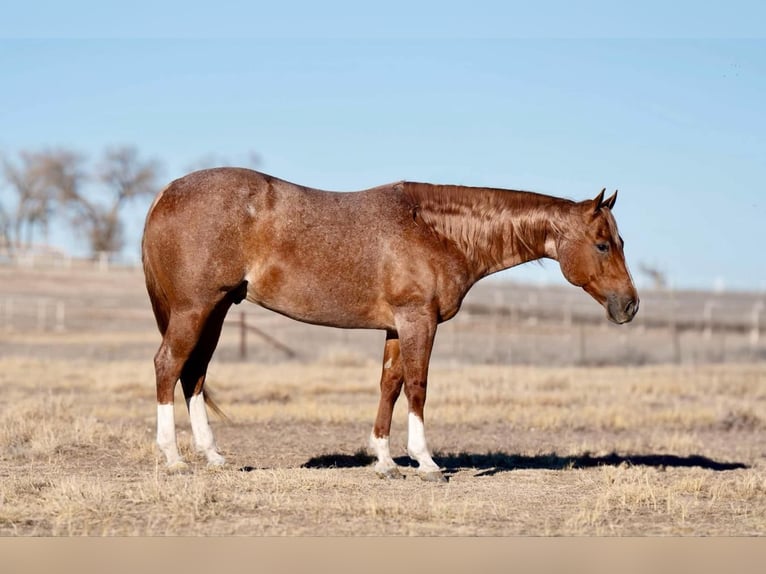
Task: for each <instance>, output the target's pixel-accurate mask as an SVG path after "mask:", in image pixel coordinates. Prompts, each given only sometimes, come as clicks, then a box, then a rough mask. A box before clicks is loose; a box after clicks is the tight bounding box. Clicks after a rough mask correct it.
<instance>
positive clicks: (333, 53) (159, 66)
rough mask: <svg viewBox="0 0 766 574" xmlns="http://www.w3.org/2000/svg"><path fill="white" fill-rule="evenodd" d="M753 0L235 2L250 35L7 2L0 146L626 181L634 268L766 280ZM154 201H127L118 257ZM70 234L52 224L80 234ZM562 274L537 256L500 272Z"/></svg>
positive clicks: (333, 180)
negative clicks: (559, 17)
mask: <svg viewBox="0 0 766 574" xmlns="http://www.w3.org/2000/svg"><path fill="white" fill-rule="evenodd" d="M43 4H45V3H43ZM170 4H172V3H170ZM228 4H229V3H223V4H222V6H228ZM489 4H490V3H479V4H478V6H479V7H481V6H488V5H489ZM650 4H651V3H650ZM746 4H747V6H748V9H750V10H751V12H747V15H749V16H750V17H748V18H739V19H738V22H741V23H742V24H741V27H740V28H737V29H735V28H732V27H729V28H728V31H724V33H719V32H718V30H719V28H718V27H717V26H718V25H720V23H721V20H720V19H719V20H714V19H713V18H712V15H705V14H704V13H702V14H701V15H700V12H701V9H700V10H697V19H696V20H695V21H694V22H693V24H694V26H696V27H692V28H691V29H688V28H687V29H686V30H684V31H682V32H680V33H678V34H677V36H674V35H673V33H672V30H670V29H669V28H668V29H666V28H665V27H663V26H662V25H661V26H659V28H655V29H653V30H650V31H649V32H642V33H637V32H636V30H633V29H632V28H631V27H630V26H631V24H630V22H631V21H634V22H635V21H637V22H639V23H641V22H643V21H644V20H648V18H649V16H648V15H646V14H644V15H643V16H642V15H640V14H635V13H634V14H633V16H634V18H633V20H631V18H629V17H628V16H630V14H627V15H623V14H618V15H617V16H619V18H618V20H619V21H620V22H623V25H622V28H620V27H619V26H617V28H616V29H615V31H614V32H613V33H612V36H611V37H606V36H605V35H601V34H599V32H598V30H600V29H604V28H603V27H604V26H606V25H607V24H608V23H606V22H603V21H602V20H603V17H604V16H603V14H602V17H601V19H599V18H597V19H595V20H589V19H587V18H584V17H583V16H577V17H579V18H583V19H582V20H580V25H579V26H578V25H577V22H571V21H570V22H564V23H562V24H559V25H558V26H559V27H558V28H556V29H554V32H553V34H552V36H555V37H540V36H544V35H545V34H541V33H540V32H539V31H537V30H536V29H535V28H534V26H531V25H530V27H529V28H526V29H522V30H518V29H516V28H523V24H524V23H525V22H532V20H534V18H533V16H531V15H529V14H525V13H522V11H520V10H517V11H516V12H512V11H510V12H509V10H510V8H508V6H514V5H513V4H512V3H507V4H503V5H502V6H504V8H502V9H503V10H505V12H504V13H503V14H499V15H498V17H497V18H495V17H494V15H495V13H494V12H486V14H489V15H490V16H493V17H490V18H486V19H485V21H487V22H490V23H494V24H495V26H497V22H498V21H500V20H502V19H503V18H502V17H506V21H508V22H510V21H512V22H515V23H516V28H514V30H513V32H512V33H511V34H507V35H506V36H503V37H501V35H500V34H494V35H495V36H496V37H494V38H480V37H478V36H479V34H473V33H472V31H471V30H472V29H471V28H467V27H461V26H460V24H461V20H460V14H457V15H454V14H453V16H452V18H451V19H443V20H444V26H443V27H442V28H438V29H437V30H436V31H434V29H433V28H429V29H427V30H426V29H423V30H422V31H421V32H420V33H418V31H417V30H416V29H415V28H416V27H415V26H414V25H413V23H412V22H413V19H405V20H406V21H407V22H408V23H409V25H408V26H404V27H400V28H396V29H395V30H393V31H391V30H389V31H388V32H387V28H386V25H387V24H388V23H392V24H393V23H395V22H396V21H397V20H396V18H395V16H396V15H394V16H391V15H388V16H387V17H385V18H384V17H382V15H381V14H377V15H376V14H368V13H364V12H363V10H362V9H361V8H360V9H358V10H359V11H361V12H360V13H354V14H351V16H349V15H348V14H347V13H345V14H346V16H345V17H346V18H357V19H358V20H361V21H364V22H369V21H374V22H375V23H376V25H374V26H372V27H371V29H370V30H368V31H367V32H364V31H362V32H359V31H358V30H360V28H359V27H355V28H353V30H355V32H354V33H353V34H345V36H346V37H341V36H344V34H343V31H344V30H348V29H349V28H344V27H343V25H342V24H343V23H344V22H346V21H345V20H337V19H332V18H331V17H329V16H328V15H327V14H326V13H324V12H321V13H320V12H319V11H317V10H314V11H313V12H312V11H309V12H308V13H306V12H305V11H302V12H300V14H302V17H300V18H298V19H297V20H296V21H297V22H298V24H297V25H294V26H288V25H284V24H283V25H282V27H281V28H280V27H279V26H277V25H274V26H269V25H267V24H268V23H269V22H270V20H269V18H274V15H273V13H272V11H273V9H268V10H267V9H262V10H261V11H260V12H257V13H255V14H253V13H251V14H248V18H246V17H245V16H244V15H243V16H242V17H241V18H240V17H237V16H234V13H233V12H232V13H230V16H229V17H230V22H231V23H232V24H231V26H230V31H233V34H231V35H233V36H241V37H240V38H231V37H228V38H227V37H209V38H204V36H217V35H218V34H219V33H220V32H219V31H218V30H219V28H222V19H221V18H220V17H218V18H213V20H214V23H215V24H217V25H216V26H212V28H208V27H206V26H203V23H204V22H205V19H204V14H202V15H199V14H198V16H197V19H196V20H191V16H189V15H188V14H186V13H185V15H184V18H186V20H183V22H184V23H187V24H188V26H186V27H183V30H182V31H183V33H181V34H175V37H173V38H167V37H165V38H161V37H157V36H162V31H163V30H162V24H163V22H168V21H170V20H171V14H170V12H167V13H165V12H159V13H157V14H155V16H156V17H155V18H151V19H147V20H146V23H145V26H146V27H145V28H141V27H140V26H138V25H137V24H136V22H137V20H138V19H137V17H136V16H135V14H134V13H131V14H130V15H128V14H124V15H123V14H114V16H115V17H114V18H111V19H108V21H109V22H110V24H109V25H108V26H106V27H104V26H103V22H104V21H105V20H107V19H105V18H101V20H100V22H101V23H102V25H101V27H97V26H96V22H98V21H99V20H89V19H87V18H82V19H74V18H71V14H72V13H73V12H71V11H70V12H67V13H66V14H64V13H63V12H61V13H60V14H59V12H56V9H53V11H52V12H50V14H51V15H52V16H54V17H55V16H59V18H58V21H53V22H51V23H50V25H49V27H46V26H48V25H42V24H40V23H39V22H38V23H37V27H36V28H35V27H34V22H32V19H31V18H28V19H27V20H25V19H24V18H23V17H21V16H20V17H19V18H17V19H16V22H17V23H18V25H17V26H16V27H12V26H9V24H8V22H9V21H11V22H12V21H13V20H14V19H13V17H11V18H8V19H4V24H2V25H0V36H2V39H0V152H4V153H6V154H11V155H12V154H14V153H16V152H17V151H19V150H22V149H41V148H45V147H51V146H66V147H71V148H73V149H76V150H79V151H81V152H82V153H85V154H87V155H89V156H90V157H91V158H93V159H97V157H98V155H99V154H100V153H101V151H102V150H103V149H104V147H105V146H108V145H114V144H123V143H126V144H133V145H136V146H137V147H138V148H139V149H140V151H141V152H142V154H143V155H144V156H146V157H157V158H159V159H161V160H162V161H163V162H164V164H165V166H166V167H165V170H164V174H163V180H170V179H172V178H175V177H178V176H180V175H182V174H183V173H184V172H185V171H186V170H187V168H188V167H189V166H190V165H192V164H194V163H195V162H196V161H198V160H199V159H200V158H201V157H204V156H208V155H211V154H213V155H215V156H217V157H224V158H228V159H229V160H230V161H231V162H232V163H243V162H245V161H247V158H248V154H249V153H250V152H255V153H257V154H258V155H259V156H260V158H261V162H260V164H259V166H258V167H259V169H262V170H263V171H266V172H269V173H272V174H273V175H276V176H278V177H282V178H284V179H288V180H292V181H296V182H299V183H302V184H306V185H311V186H315V187H322V188H326V189H335V190H353V189H362V188H365V187H370V186H373V185H378V184H381V183H384V182H388V181H394V180H398V179H410V180H421V181H430V182H441V183H458V184H466V185H482V186H495V187H508V188H516V189H529V190H535V191H540V192H543V193H550V194H553V195H560V196H566V197H570V198H573V199H584V198H586V197H592V196H594V195H595V194H596V193H597V192H598V191H599V190H600V189H601V188H602V187H607V188H608V189H609V190H612V189H615V188H618V189H619V190H620V195H619V200H618V203H617V206H616V209H615V212H616V216H617V220H618V223H619V225H620V230H621V233H622V235H623V237H624V238H625V240H626V253H627V257H628V261H629V263H630V264H631V265H632V267H633V268H634V275H635V276H636V279H637V280H639V282H640V281H641V276H640V274H639V273H638V264H639V263H640V262H643V263H647V264H650V265H653V266H656V267H659V268H660V269H662V270H664V271H665V272H666V273H667V275H668V277H669V278H670V280H671V281H672V283H673V284H674V285H675V286H677V287H701V288H710V287H712V286H713V285H714V284H715V283H716V282H718V283H721V282H723V284H724V285H725V286H726V287H730V288H738V289H766V265H765V263H766V257H765V256H764V255H763V252H762V250H763V245H764V243H765V240H766V233H765V232H764V222H765V221H766V186H765V185H764V182H765V181H766V109H765V106H764V102H765V101H766V40H764V39H763V38H760V39H759V38H757V37H756V38H752V36H757V35H758V31H757V30H756V29H755V27H754V26H753V24H752V22H753V20H754V19H757V18H758V17H761V16H764V15H766V14H764V13H763V12H764V11H763V9H761V8H759V7H758V5H752V4H750V3H746ZM604 5H606V4H605V3H604ZM50 6H52V7H54V8H55V7H56V6H58V4H55V3H54V4H51V5H50ZM101 10H102V11H105V10H107V9H106V8H102V9H101ZM251 10H252V9H251ZM477 10H479V11H480V9H479V8H477ZM612 10H614V9H612ZM676 11H677V12H678V14H675V13H674V14H675V17H676V20H677V21H680V20H682V19H683V18H682V16H683V15H684V13H682V12H679V11H678V9H677V10H676ZM634 12H635V10H634ZM74 13H75V14H77V11H76V10H75V11H74ZM80 14H82V12H81V13H80ZM486 14H485V15H486ZM674 14H671V16H673V15H674ZM12 16H13V15H12ZM91 16H93V15H92V14H91ZM95 16H96V17H98V16H103V15H102V14H100V13H97V14H96V15H95ZM123 16H124V17H123ZM376 16H380V17H379V18H376ZM426 16H428V14H427V13H426V12H425V11H423V10H421V11H420V12H417V11H416V12H415V13H414V17H423V18H425V17H426ZM501 16H502V17H501ZM67 17H69V18H70V19H71V22H72V24H71V25H68V23H69V21H67V19H66V18H67ZM572 17H573V18H574V17H575V14H574V12H573V13H572ZM312 18H313V20H312ZM525 18H526V20H525ZM415 19H417V18H415ZM52 20H56V18H52ZM187 20H188V22H187ZM671 20H672V18H671ZM273 21H276V20H273ZM534 21H535V22H538V23H539V18H538V19H537V20H534ZM764 21H766V19H763V18H762V19H760V22H761V23H762V22H764ZM25 22H28V23H26V24H25ZM245 22H250V23H251V27H247V26H246V25H245ZM319 22H322V23H325V24H327V26H325V27H324V28H322V29H323V30H324V33H322V34H317V33H316V30H317V27H316V24H317V23H319ZM663 22H665V20H663ZM684 22H686V20H684ZM723 22H724V24H726V19H725V18H724V19H723ZM174 23H175V24H178V22H174ZM312 23H313V25H312ZM25 26H27V27H25ZM57 26H58V27H57ZM89 26H90V27H89ZM109 26H111V27H109ZM253 26H255V27H257V28H258V30H259V31H263V32H264V33H263V34H257V35H260V36H261V37H253V36H254V35H256V34H253V28H252V27H253ZM333 26H334V28H333ZM597 27H599V28H597ZM223 28H225V26H223ZM596 28H597V29H596ZM211 29H212V30H214V32H212V33H210V30H211ZM607 29H609V28H607ZM611 29H614V27H613V28H611ZM490 30H494V28H491V27H490ZM567 30H574V31H576V32H578V33H573V34H568V33H567ZM99 31H100V32H101V33H100V37H96V36H99V34H98V33H97V32H99ZM224 31H225V30H224ZM312 31H313V33H312ZM525 31H526V32H529V33H524V32H525ZM170 35H174V34H170ZM222 35H225V34H222ZM107 36H111V37H109V38H108V37H107ZM153 36H154V37H153ZM248 36H249V37H248ZM263 36H270V37H263ZM509 36H514V37H509ZM535 36H536V37H535ZM564 36H571V37H564ZM163 183H164V181H163ZM0 193H2V194H3V196H2V201H3V202H4V203H5V202H10V201H11V196H10V193H9V192H8V191H7V190H3V191H2V192H0ZM148 201H149V200H147V201H144V202H140V203H139V202H137V203H136V204H135V205H134V206H132V208H131V209H130V210H129V211H128V212H126V215H127V216H128V219H127V220H126V224H127V231H128V236H127V239H128V241H129V244H128V247H127V248H126V255H127V256H129V257H131V256H132V257H135V256H136V254H137V244H138V240H139V235H140V228H141V225H142V219H143V214H144V213H145V210H146V207H147V204H148ZM67 233H68V232H67ZM67 233H65V232H64V231H58V232H56V233H55V234H54V238H55V239H56V240H58V241H65V242H66V243H67V245H68V246H69V248H70V249H72V250H75V251H77V250H78V249H79V250H82V249H83V245H82V242H81V241H77V240H68V239H65V238H66V236H67ZM558 275H559V271H558V269H557V266H556V265H555V264H553V263H548V264H546V265H545V266H544V267H543V268H540V267H538V266H525V267H524V268H522V269H517V270H513V271H511V272H510V274H509V277H511V278H516V279H531V280H535V281H548V282H555V281H557V277H558Z"/></svg>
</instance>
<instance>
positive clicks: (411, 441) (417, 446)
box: [407, 413, 439, 472]
mask: <svg viewBox="0 0 766 574" xmlns="http://www.w3.org/2000/svg"><path fill="white" fill-rule="evenodd" d="M407 452H408V453H409V455H410V456H411V457H412V458H414V459H415V460H416V461H418V464H419V467H418V470H422V471H426V472H428V471H432V470H439V465H437V464H436V463H435V462H434V461H433V459H432V458H431V453H430V452H428V445H427V444H426V432H425V426H424V425H423V421H422V420H421V419H420V417H419V416H417V415H416V414H415V413H410V414H409V417H408V435H407Z"/></svg>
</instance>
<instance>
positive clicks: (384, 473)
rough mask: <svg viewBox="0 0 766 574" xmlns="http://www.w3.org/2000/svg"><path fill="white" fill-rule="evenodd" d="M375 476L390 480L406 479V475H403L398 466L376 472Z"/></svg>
mask: <svg viewBox="0 0 766 574" xmlns="http://www.w3.org/2000/svg"><path fill="white" fill-rule="evenodd" d="M375 474H377V475H378V478H383V479H388V480H399V479H402V478H404V475H403V474H402V473H401V471H400V470H399V467H398V466H394V467H392V468H387V469H386V470H376V471H375Z"/></svg>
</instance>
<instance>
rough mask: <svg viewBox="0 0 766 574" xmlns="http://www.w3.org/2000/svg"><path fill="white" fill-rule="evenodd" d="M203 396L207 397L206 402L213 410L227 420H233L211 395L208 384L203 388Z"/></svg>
mask: <svg viewBox="0 0 766 574" xmlns="http://www.w3.org/2000/svg"><path fill="white" fill-rule="evenodd" d="M202 396H203V397H204V398H205V404H206V405H207V406H208V407H210V410H211V411H213V412H214V413H215V414H217V415H218V416H219V417H221V418H222V419H223V420H225V421H226V422H231V419H230V418H229V417H227V416H226V413H224V412H223V411H222V410H221V407H219V406H218V405H217V404H216V403H215V401H214V400H213V397H212V396H211V395H210V389H209V388H208V387H207V386H205V388H203V389H202Z"/></svg>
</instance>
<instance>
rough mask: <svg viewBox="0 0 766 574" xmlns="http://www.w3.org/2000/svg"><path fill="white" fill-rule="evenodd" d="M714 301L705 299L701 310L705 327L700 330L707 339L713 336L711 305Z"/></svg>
mask: <svg viewBox="0 0 766 574" xmlns="http://www.w3.org/2000/svg"><path fill="white" fill-rule="evenodd" d="M714 305H715V302H714V301H710V300H708V301H705V307H704V309H703V310H702V316H703V318H704V320H705V327H704V329H703V331H702V333H703V335H704V337H705V339H707V340H708V341H709V340H710V339H711V338H712V337H713V306H714Z"/></svg>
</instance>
